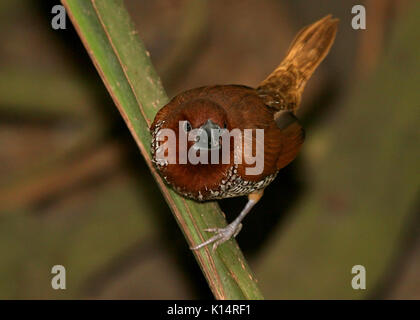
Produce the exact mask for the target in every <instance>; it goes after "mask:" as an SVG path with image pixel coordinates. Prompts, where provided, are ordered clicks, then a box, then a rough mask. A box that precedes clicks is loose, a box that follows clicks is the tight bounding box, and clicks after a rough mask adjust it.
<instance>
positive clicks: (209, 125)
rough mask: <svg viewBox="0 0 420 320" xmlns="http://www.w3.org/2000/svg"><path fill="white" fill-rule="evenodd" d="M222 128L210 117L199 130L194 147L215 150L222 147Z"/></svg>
mask: <svg viewBox="0 0 420 320" xmlns="http://www.w3.org/2000/svg"><path fill="white" fill-rule="evenodd" d="M221 133H222V130H221V128H220V127H219V125H218V124H216V123H214V122H213V121H211V120H210V119H208V120H207V121H206V122H205V123H204V124H203V125H202V126H201V127H200V128H199V129H198V132H197V141H196V142H195V144H194V147H195V148H197V149H205V150H213V149H220V147H221V146H220V136H221Z"/></svg>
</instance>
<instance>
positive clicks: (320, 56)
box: [150, 15, 338, 250]
mask: <svg viewBox="0 0 420 320" xmlns="http://www.w3.org/2000/svg"><path fill="white" fill-rule="evenodd" d="M337 29H338V19H335V18H332V16H331V15H327V16H325V17H324V18H322V19H320V20H318V21H316V22H315V23H313V24H311V25H309V26H306V27H304V28H303V29H301V31H300V32H299V33H298V34H297V35H296V37H295V39H294V40H293V41H292V43H291V45H290V47H289V49H288V51H287V53H286V56H285V58H284V59H283V60H282V62H281V63H280V65H279V66H278V67H277V68H276V69H275V70H274V71H273V72H272V73H271V74H269V76H268V77H267V78H266V79H265V80H263V81H262V82H261V83H260V84H259V85H258V86H257V87H256V88H252V87H249V86H245V85H237V84H226V85H223V84H221V85H210V86H203V87H199V88H194V89H190V90H187V91H185V92H182V93H180V94H178V95H176V96H175V97H174V98H173V99H172V100H171V101H170V102H169V103H168V104H166V105H165V106H163V107H162V108H161V109H160V110H159V111H158V113H157V114H156V116H155V119H154V121H153V123H152V124H151V126H150V132H151V135H152V141H151V155H152V162H153V163H154V165H155V167H156V169H157V171H158V172H159V174H160V175H161V176H162V177H163V179H164V181H165V182H166V183H167V184H168V185H169V186H171V187H172V188H173V189H174V190H175V191H176V192H177V193H179V194H180V195H182V196H184V197H187V198H190V199H193V200H196V201H200V202H201V201H211V200H219V199H225V198H230V197H239V196H247V197H248V201H247V203H246V205H245V207H244V208H243V210H242V211H241V212H240V214H239V215H238V216H237V217H236V218H235V219H234V220H233V221H232V222H231V223H230V224H228V225H227V226H226V227H224V228H209V229H205V231H207V232H212V233H214V235H213V236H211V237H210V238H208V239H207V240H206V241H204V242H202V243H200V244H197V245H195V246H193V247H192V248H191V249H193V250H198V249H201V248H203V247H205V246H207V245H210V244H212V246H213V250H216V248H217V247H218V246H219V245H220V244H222V243H224V242H225V241H227V240H229V239H231V238H234V237H236V236H237V235H238V233H239V232H240V230H241V228H242V221H243V219H244V218H245V216H246V215H247V214H248V213H249V212H250V211H251V209H252V208H253V207H254V206H255V204H256V203H257V202H258V201H259V200H260V199H261V197H262V195H263V193H264V189H265V188H266V187H267V186H268V185H269V184H270V183H271V182H272V181H273V180H274V179H275V178H276V175H277V173H278V172H279V170H281V169H282V168H284V167H285V166H286V165H288V164H289V163H290V162H292V161H293V160H294V159H295V158H296V156H297V155H298V152H299V150H300V148H301V146H302V144H303V142H304V138H305V131H304V129H303V127H302V125H301V124H300V123H299V120H298V119H297V117H296V110H297V108H298V107H299V105H300V102H301V98H302V93H303V90H304V87H305V85H306V83H307V81H308V80H309V78H310V77H311V76H312V74H313V73H314V71H315V69H316V68H317V67H318V66H319V64H320V63H321V62H322V61H323V60H324V58H325V57H326V55H327V54H328V52H329V51H330V48H331V46H332V44H333V42H334V40H335V36H336V32H337ZM168 130H169V131H171V130H172V132H174V134H173V135H172V137H171V134H169V133H168ZM235 130H236V131H235ZM247 130H248V131H249V130H250V131H251V133H250V134H248V136H246V134H245V133H246V131H247ZM258 130H260V132H261V130H262V132H263V136H262V137H263V138H261V136H260V137H259V136H258ZM233 131H235V132H237V133H239V136H240V137H241V139H242V141H241V140H239V142H238V143H237V144H236V145H235V143H233V145H232V144H230V145H228V146H227V148H224V149H223V148H222V147H223V142H222V140H223V137H224V136H223V135H224V134H226V132H233ZM193 133H194V134H193ZM190 136H192V137H191V138H190ZM173 138H175V140H173ZM171 139H172V140H171ZM182 139H184V140H183V142H182V141H181V140H182ZM234 139H235V137H234V136H228V138H227V139H226V140H227V141H229V142H232V141H233V142H235V141H234ZM170 140H171V144H169V142H170ZM165 144H166V148H164V146H165ZM170 147H172V148H173V150H169V148H170ZM247 147H248V151H249V149H251V152H248V154H247V155H246V154H245V153H246V149H247ZM222 149H223V150H222ZM252 150H254V151H252ZM213 153H214V154H215V158H218V160H219V161H210V160H212V159H211V157H212V154H213ZM258 154H259V155H258ZM191 155H195V158H194V157H192V158H191V157H190V156H191ZM223 155H227V156H229V157H228V159H227V160H226V161H220V158H222V157H223ZM246 156H248V160H249V159H256V160H255V163H250V161H247V159H246ZM258 156H259V158H258ZM197 157H198V158H199V159H200V160H201V161H198V162H197ZM168 158H170V159H169V160H168ZM257 159H262V161H263V166H262V168H260V170H259V171H258V172H252V173H251V170H252V169H253V168H254V169H255V168H256V164H257V163H256V162H257ZM254 171H256V170H254Z"/></svg>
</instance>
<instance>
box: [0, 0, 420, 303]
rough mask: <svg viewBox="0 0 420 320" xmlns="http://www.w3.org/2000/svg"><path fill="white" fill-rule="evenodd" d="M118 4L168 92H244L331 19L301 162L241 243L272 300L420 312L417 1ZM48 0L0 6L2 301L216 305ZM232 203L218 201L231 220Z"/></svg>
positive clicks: (6, 1) (283, 177) (273, 191)
mask: <svg viewBox="0 0 420 320" xmlns="http://www.w3.org/2000/svg"><path fill="white" fill-rule="evenodd" d="M125 2H126V5H127V8H128V10H129V12H130V14H131V16H132V18H133V20H134V21H135V23H136V25H137V27H138V30H139V36H140V37H141V38H142V39H143V41H144V42H145V44H146V47H147V48H148V50H149V51H150V53H151V57H152V60H153V62H154V64H155V66H156V68H157V70H158V73H159V74H160V76H161V77H162V80H163V83H164V85H165V88H166V90H167V92H168V95H169V96H170V97H172V96H174V95H175V94H177V93H179V92H180V91H183V90H186V89H190V88H193V87H197V86H201V85H210V84H230V83H236V84H245V85H249V86H255V85H257V84H258V83H259V82H260V81H261V80H263V79H264V78H265V76H266V75H267V74H268V73H270V72H271V71H272V70H273V69H274V68H275V67H276V66H277V65H278V63H279V62H280V61H281V59H282V58H283V56H284V54H285V51H286V49H287V48H288V45H289V43H290V42H291V40H292V39H293V37H294V35H295V34H296V33H297V32H298V30H299V29H300V28H302V27H303V26H305V25H308V24H310V23H312V22H314V21H316V20H318V19H319V18H321V17H323V16H325V15H326V14H329V13H331V14H333V15H334V16H335V17H338V18H339V19H340V25H339V32H338V34H337V38H336V42H335V44H334V46H333V48H332V50H331V52H330V54H329V56H328V57H327V59H326V60H325V61H324V62H323V63H322V65H321V67H320V68H319V69H318V70H317V71H316V73H315V75H314V77H313V78H312V79H311V80H310V82H309V84H308V86H307V89H306V91H305V94H304V97H303V103H302V107H301V109H300V111H299V116H300V118H301V119H302V122H303V123H304V126H305V128H306V133H307V140H306V142H305V144H304V147H303V151H302V152H301V153H300V155H299V157H298V158H297V160H296V161H294V162H293V163H292V164H291V165H289V166H288V167H287V168H285V169H284V170H282V171H281V172H280V174H279V176H278V178H277V179H276V180H275V182H274V183H273V184H272V185H271V186H270V187H269V188H267V190H266V193H265V196H264V198H263V200H262V201H261V202H260V203H259V204H258V206H257V207H256V208H255V210H253V212H252V213H251V214H250V215H249V217H247V219H246V221H245V227H244V228H243V231H242V232H241V233H240V235H239V236H238V238H237V239H238V241H239V244H240V246H241V247H242V249H243V251H244V253H245V256H246V257H247V258H248V259H249V262H250V264H251V266H252V268H253V269H254V271H255V273H256V275H257V278H258V279H259V284H260V286H261V288H262V291H263V292H264V294H265V296H266V297H267V298H271V299H287V298H288V299H296V298H313V299H331V298H335V299H342V298H351V299H366V298H378V299H419V298H420V238H419V221H420V219H419V211H420V210H419V205H420V203H419V201H418V191H419V173H420V172H419V165H418V163H419V159H420V153H419V146H418V145H419V137H420V131H419V119H420V117H419V115H420V114H419V110H420V108H419V107H420V102H419V101H420V93H419V83H420V73H419V71H420V42H419V38H418V35H419V31H420V30H419V27H420V26H419V21H420V3H419V2H418V1H408V0H407V1H400V0H398V1H397V0H366V1H359V2H355V1H335V0H325V1H308V0H306V1H304V0H299V1H296V0H294V1H291V0H290V1H280V0H240V1H239V0H228V1H226V0H223V1H222V0H211V1H204V0H201V1H196V0H130V1H129V0H127V1H125ZM55 4H58V1H39V0H38V1H35V0H34V1H29V0H28V1H14V0H2V1H1V2H0V37H1V39H2V41H1V45H0V299H10V298H18V299H22V298H25V299H26V298H37V299H48V298H55V299H60V298H69V299H73V298H94V299H96V298H106V299H108V298H116V299H120V298H127V299H167V298H173V299H182V298H184V299H190V298H192V299H195V298H211V297H212V296H211V293H210V290H209V289H208V287H207V284H206V282H205V279H204V277H203V276H202V274H201V271H200V269H199V268H198V266H197V264H196V262H195V260H194V258H193V255H192V254H191V252H190V250H189V249H188V246H187V244H186V242H185V240H184V238H183V236H182V234H181V232H180V230H179V228H178V226H177V225H176V223H175V220H174V218H173V216H172V215H171V213H170V210H169V208H168V206H167V205H166V203H165V202H164V200H163V197H162V196H161V194H160V191H159V190H158V188H157V186H156V184H155V183H154V181H153V178H152V176H151V174H150V172H149V170H148V168H147V166H146V164H145V162H144V160H143V159H142V157H141V155H140V153H139V152H138V150H137V147H136V145H135V143H134V141H133V139H132V138H131V136H130V134H129V132H128V130H127V129H126V126H125V124H124V122H123V121H122V120H121V117H120V115H119V113H118V112H117V109H116V108H115V106H114V105H113V102H112V100H111V99H110V97H109V95H108V93H107V91H106V89H105V87H104V86H103V84H102V82H101V80H100V78H99V76H98V74H97V72H96V70H95V69H94V67H93V65H92V63H91V61H90V59H89V57H88V56H87V54H86V52H85V50H84V48H83V46H82V45H81V43H80V41H79V39H78V37H77V35H76V33H75V31H74V29H73V28H72V26H71V23H70V20H69V19H67V29H66V30H53V29H52V28H51V19H52V17H53V14H51V8H52V7H53V5H55ZM355 4H363V5H365V7H366V11H367V29H366V30H353V29H352V28H351V19H352V17H353V15H352V14H351V8H352V6H353V5H355ZM244 203H245V199H242V198H239V199H231V200H224V201H222V202H221V206H222V209H223V210H224V211H225V212H226V213H227V218H228V220H232V219H233V218H234V217H235V216H236V215H237V214H238V212H239V210H240V208H241V207H242V206H243V204H244ZM57 264H60V265H64V266H65V268H66V271H67V289H66V290H53V289H52V288H51V284H50V283H51V278H52V275H51V268H52V266H53V265H57ZM359 264H361V265H363V266H365V268H366V277H367V288H366V290H353V289H352V287H351V279H352V277H353V275H352V274H351V268H352V267H353V266H354V265H359Z"/></svg>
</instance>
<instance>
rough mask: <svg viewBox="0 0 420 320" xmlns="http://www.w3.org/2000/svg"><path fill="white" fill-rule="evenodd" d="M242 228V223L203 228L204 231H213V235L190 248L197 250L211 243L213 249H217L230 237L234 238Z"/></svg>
mask: <svg viewBox="0 0 420 320" xmlns="http://www.w3.org/2000/svg"><path fill="white" fill-rule="evenodd" d="M241 229H242V223H239V224H232V223H231V224H229V225H227V226H226V227H225V228H208V229H204V231H207V232H214V233H215V235H214V236H213V237H211V238H210V239H208V240H206V241H204V242H203V243H201V244H199V245H197V246H195V247H192V248H191V249H192V250H198V249H201V248H204V247H205V246H207V245H209V244H211V243H213V248H212V249H213V251H214V250H216V249H217V247H218V246H219V245H220V244H222V243H224V242H226V241H228V240H230V239H231V238H234V237H236V236H237V235H238V233H239V232H240V231H241Z"/></svg>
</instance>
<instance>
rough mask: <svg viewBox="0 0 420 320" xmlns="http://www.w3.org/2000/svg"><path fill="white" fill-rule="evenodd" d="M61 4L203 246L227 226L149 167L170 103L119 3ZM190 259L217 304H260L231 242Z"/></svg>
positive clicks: (175, 208)
mask: <svg viewBox="0 0 420 320" xmlns="http://www.w3.org/2000/svg"><path fill="white" fill-rule="evenodd" d="M62 2H63V4H64V5H65V7H66V10H67V14H68V15H69V17H70V19H71V20H72V22H73V25H74V27H75V28H76V30H77V32H78V34H79V36H80V38H81V40H82V42H83V44H84V45H85V47H86V50H87V51H88V53H89V55H90V57H91V59H92V61H93V63H94V65H95V67H96V69H97V70H98V72H99V74H100V76H101V78H102V80H103V82H104V84H105V86H106V88H107V89H108V91H109V93H110V95H111V96H112V98H113V100H114V102H115V104H116V106H117V108H118V110H119V111H120V113H121V115H122V117H123V118H124V120H125V122H126V124H127V126H128V128H129V130H130V132H131V134H132V135H133V137H134V139H135V141H136V143H137V145H138V147H139V148H140V151H141V153H142V154H143V156H144V158H145V160H146V163H147V164H148V166H149V167H150V170H151V171H152V173H153V176H154V178H155V179H156V182H157V183H158V185H159V187H160V189H161V190H162V193H163V195H164V197H165V199H166V201H167V203H168V204H169V206H170V208H171V210H172V212H173V214H174V216H175V218H176V220H177V222H178V224H179V226H180V228H181V229H182V232H183V233H184V235H185V237H186V239H187V241H188V244H189V245H190V246H193V245H196V244H198V243H200V242H202V241H204V240H205V239H207V238H208V237H209V235H208V234H206V233H205V232H204V231H203V230H204V229H206V228H210V227H223V226H225V225H226V220H225V218H224V215H223V213H222V212H221V211H220V209H219V206H218V205H217V203H215V202H208V203H197V202H194V201H191V200H187V199H185V198H182V197H180V196H179V195H178V194H176V193H175V192H174V191H172V190H171V189H168V188H167V187H166V185H165V184H164V182H163V181H162V179H161V178H160V176H159V175H158V174H157V172H156V171H155V169H154V168H153V166H152V162H151V159H150V147H149V146H150V140H151V137H150V133H149V125H150V123H151V122H152V121H153V118H154V116H155V114H156V112H157V111H158V110H159V108H161V107H162V106H163V105H164V104H165V103H167V102H168V97H167V95H166V93H165V91H164V89H163V87H162V85H161V82H160V79H159V77H158V75H157V74H156V72H155V70H154V68H153V66H152V63H151V60H150V57H149V54H148V52H147V51H146V49H145V48H144V45H143V44H142V42H141V41H140V39H139V38H138V36H137V31H136V30H135V28H134V25H133V23H132V21H131V19H130V17H129V15H128V13H127V11H126V9H125V7H124V5H123V3H122V0H62ZM194 255H195V257H196V259H197V262H198V264H199V265H200V268H201V270H202V271H203V274H204V276H205V277H206V279H207V282H208V284H209V286H210V289H211V290H212V292H213V294H214V296H215V297H216V298H217V299H263V296H262V294H261V292H260V290H259V288H258V286H257V283H256V280H255V277H254V276H253V274H252V272H251V270H250V268H249V267H248V264H247V262H246V260H245V259H244V257H243V255H242V253H241V251H240V249H239V247H238V245H237V243H236V241H235V240H231V241H228V242H226V243H225V244H223V245H222V246H220V247H219V248H218V249H217V251H215V252H212V250H211V248H208V247H206V248H203V249H201V250H199V251H194Z"/></svg>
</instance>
